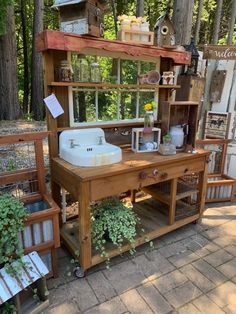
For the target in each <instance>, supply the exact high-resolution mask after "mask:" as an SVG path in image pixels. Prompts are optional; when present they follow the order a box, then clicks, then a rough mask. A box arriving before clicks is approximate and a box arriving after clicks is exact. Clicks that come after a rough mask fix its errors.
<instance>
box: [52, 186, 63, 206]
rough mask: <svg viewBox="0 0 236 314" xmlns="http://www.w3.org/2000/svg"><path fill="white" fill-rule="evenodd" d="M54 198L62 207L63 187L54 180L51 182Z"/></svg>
mask: <svg viewBox="0 0 236 314" xmlns="http://www.w3.org/2000/svg"><path fill="white" fill-rule="evenodd" d="M51 190H52V198H53V199H54V201H55V202H56V203H57V205H58V206H59V207H60V208H61V187H60V185H58V184H57V183H56V182H54V181H53V180H52V182H51Z"/></svg>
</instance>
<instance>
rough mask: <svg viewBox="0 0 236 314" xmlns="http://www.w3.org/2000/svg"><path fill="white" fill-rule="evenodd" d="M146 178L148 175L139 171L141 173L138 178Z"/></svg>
mask: <svg viewBox="0 0 236 314" xmlns="http://www.w3.org/2000/svg"><path fill="white" fill-rule="evenodd" d="M147 176H148V174H147V172H146V171H141V172H140V173H139V178H140V179H141V180H144V179H146V178H147Z"/></svg>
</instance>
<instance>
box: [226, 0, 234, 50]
mask: <svg viewBox="0 0 236 314" xmlns="http://www.w3.org/2000/svg"><path fill="white" fill-rule="evenodd" d="M235 19H236V1H235V0H233V1H232V9H231V15H230V22H229V33H228V38H227V44H228V45H232V43H233V35H234V25H235V23H236V21H235Z"/></svg>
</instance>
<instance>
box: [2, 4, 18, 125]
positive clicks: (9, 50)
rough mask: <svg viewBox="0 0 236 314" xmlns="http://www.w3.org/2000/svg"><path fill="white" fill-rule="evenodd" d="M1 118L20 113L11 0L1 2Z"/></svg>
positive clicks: (11, 117)
mask: <svg viewBox="0 0 236 314" xmlns="http://www.w3.org/2000/svg"><path fill="white" fill-rule="evenodd" d="M0 16H1V19H0V21H1V26H0V27H1V35H0V56H1V57H0V108H1V110H0V120H14V119H17V118H18V117H19V115H20V107H19V101H18V80H17V50H16V36H15V15H14V7H13V4H11V2H10V1H3V2H1V4H0Z"/></svg>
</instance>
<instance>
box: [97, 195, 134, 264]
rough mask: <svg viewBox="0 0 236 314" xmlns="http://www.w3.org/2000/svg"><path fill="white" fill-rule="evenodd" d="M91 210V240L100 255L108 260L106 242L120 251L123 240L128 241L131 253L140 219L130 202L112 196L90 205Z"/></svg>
mask: <svg viewBox="0 0 236 314" xmlns="http://www.w3.org/2000/svg"><path fill="white" fill-rule="evenodd" d="M92 212H93V216H92V242H93V245H94V247H95V249H96V250H97V251H98V252H99V253H100V255H101V257H104V258H105V259H106V260H107V261H108V262H109V257H108V253H107V251H106V243H107V242H111V243H113V245H115V246H116V247H117V248H118V249H119V250H120V251H122V245H123V244H124V242H128V243H129V244H130V245H131V249H130V253H131V254H133V253H134V251H135V238H136V236H137V225H138V224H140V219H139V217H138V216H137V215H136V214H135V213H134V211H133V210H132V204H131V203H127V202H123V201H120V200H119V199H118V198H116V197H112V198H107V199H104V200H103V201H101V203H100V204H98V205H95V206H92Z"/></svg>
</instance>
